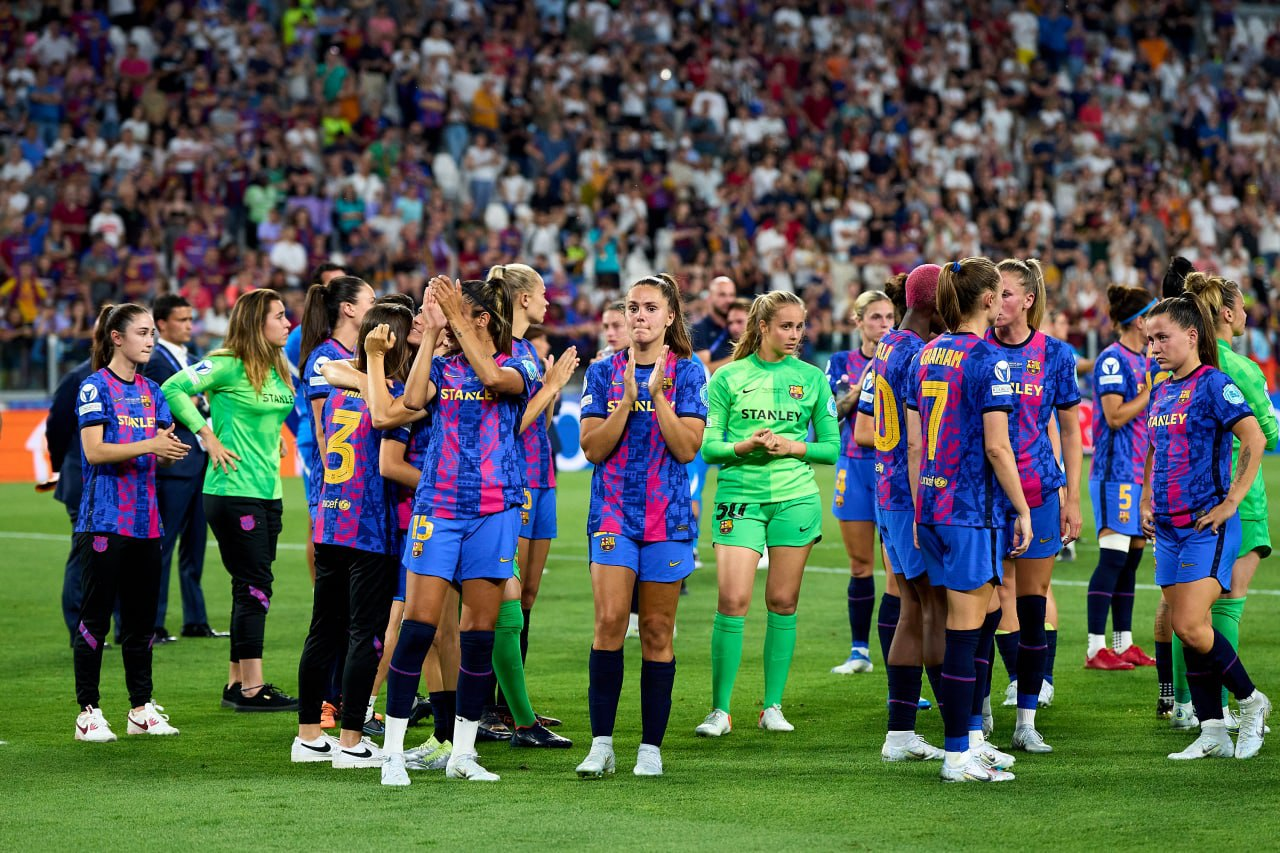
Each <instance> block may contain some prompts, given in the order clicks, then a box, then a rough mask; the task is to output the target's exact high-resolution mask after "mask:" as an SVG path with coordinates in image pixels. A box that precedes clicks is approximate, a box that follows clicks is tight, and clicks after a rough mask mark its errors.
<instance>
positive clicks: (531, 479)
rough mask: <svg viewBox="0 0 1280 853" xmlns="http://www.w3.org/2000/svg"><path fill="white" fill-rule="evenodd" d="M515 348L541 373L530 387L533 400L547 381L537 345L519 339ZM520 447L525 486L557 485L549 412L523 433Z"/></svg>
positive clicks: (533, 487)
mask: <svg viewBox="0 0 1280 853" xmlns="http://www.w3.org/2000/svg"><path fill="white" fill-rule="evenodd" d="M511 349H512V352H514V354H515V357H516V358H521V359H524V360H525V361H527V362H529V363H530V364H532V365H533V366H534V367H535V368H537V371H538V378H537V379H536V380H535V381H534V382H533V384H532V385H530V386H529V396H530V397H533V395H534V394H537V393H538V392H539V391H541V390H542V385H543V381H544V379H545V378H546V377H545V376H543V373H542V359H541V358H539V357H538V352H537V350H535V349H534V348H533V344H531V343H529V342H528V341H526V340H525V339H524V338H516V339H515V340H513V341H512V342H511ZM520 444H521V445H522V446H523V447H524V459H525V469H524V478H525V484H526V485H527V487H528V488H530V489H551V488H554V487H555V485H556V466H555V462H554V460H553V459H552V453H551V436H550V435H548V434H547V413H546V412H543V413H542V415H541V416H539V417H538V419H537V420H535V421H534V422H533V423H531V424H529V428H528V429H527V430H525V431H524V432H522V433H520Z"/></svg>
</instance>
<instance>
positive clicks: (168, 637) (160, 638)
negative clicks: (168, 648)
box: [151, 625, 178, 646]
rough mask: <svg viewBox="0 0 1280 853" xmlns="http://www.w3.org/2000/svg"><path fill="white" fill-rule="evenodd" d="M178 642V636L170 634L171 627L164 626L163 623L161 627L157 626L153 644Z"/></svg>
mask: <svg viewBox="0 0 1280 853" xmlns="http://www.w3.org/2000/svg"><path fill="white" fill-rule="evenodd" d="M176 642H178V638H177V637H175V636H173V635H172V634H170V633H169V629H168V628H166V627H164V626H163V625H161V626H160V627H159V628H156V630H155V633H154V634H152V642H151V644H152V645H153V646H163V645H167V644H168V643H176Z"/></svg>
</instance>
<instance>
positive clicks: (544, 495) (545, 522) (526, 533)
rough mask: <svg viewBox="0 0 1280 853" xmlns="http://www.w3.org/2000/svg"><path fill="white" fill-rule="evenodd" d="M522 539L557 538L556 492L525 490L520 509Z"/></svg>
mask: <svg viewBox="0 0 1280 853" xmlns="http://www.w3.org/2000/svg"><path fill="white" fill-rule="evenodd" d="M520 538H521V539H555V538H556V490H555V489H553V488H552V489H525V490H524V505H523V506H521V507H520Z"/></svg>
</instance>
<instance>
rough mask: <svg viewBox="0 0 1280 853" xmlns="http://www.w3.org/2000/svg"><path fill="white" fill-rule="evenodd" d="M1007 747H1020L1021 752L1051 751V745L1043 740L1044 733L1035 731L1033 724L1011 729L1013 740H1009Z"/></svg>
mask: <svg viewBox="0 0 1280 853" xmlns="http://www.w3.org/2000/svg"><path fill="white" fill-rule="evenodd" d="M1009 748H1010V749H1020V750H1022V751H1023V752H1035V753H1047V752H1053V747H1051V746H1049V744H1047V743H1045V742H1044V735H1042V734H1040V732H1038V731H1036V727H1035V726H1018V727H1016V728H1015V729H1014V730H1013V740H1011V741H1010V742H1009Z"/></svg>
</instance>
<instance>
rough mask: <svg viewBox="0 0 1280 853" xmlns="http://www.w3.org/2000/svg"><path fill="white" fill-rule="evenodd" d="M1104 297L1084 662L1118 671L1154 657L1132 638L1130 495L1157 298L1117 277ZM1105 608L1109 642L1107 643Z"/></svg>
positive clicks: (1135, 488) (1136, 487) (1137, 534)
mask: <svg viewBox="0 0 1280 853" xmlns="http://www.w3.org/2000/svg"><path fill="white" fill-rule="evenodd" d="M1107 299H1108V300H1109V302H1110V303H1111V306H1110V314H1111V322H1112V323H1113V324H1114V325H1115V326H1116V328H1118V329H1119V330H1120V339H1119V340H1118V341H1116V342H1115V343H1113V344H1111V346H1109V347H1107V348H1106V349H1104V350H1103V351H1102V352H1101V353H1099V354H1098V358H1097V361H1095V362H1094V365H1093V400H1094V405H1095V406H1096V407H1097V408H1098V409H1101V411H1097V412H1095V414H1094V419H1093V465H1092V467H1091V468H1090V470H1089V497H1090V500H1091V501H1092V502H1093V520H1094V525H1095V529H1096V530H1097V531H1098V566H1097V568H1095V569H1094V570H1093V577H1091V578H1090V579H1089V599H1088V629H1089V646H1088V650H1087V651H1086V655H1085V664H1084V665H1085V667H1086V668H1087V669H1102V670H1117V669H1133V668H1134V666H1138V665H1141V666H1147V665H1148V661H1150V665H1154V664H1155V661H1154V659H1152V658H1149V657H1148V656H1147V655H1146V653H1145V652H1143V651H1142V649H1140V648H1138V647H1137V646H1134V645H1133V595H1134V588H1135V584H1136V577H1137V571H1138V564H1139V563H1141V562H1142V549H1143V546H1144V545H1145V544H1146V542H1145V540H1144V539H1143V537H1142V528H1141V526H1140V519H1139V518H1138V516H1137V514H1136V513H1135V512H1134V511H1133V510H1134V503H1133V499H1134V497H1135V494H1140V493H1141V491H1142V460H1143V459H1145V458H1146V453H1147V442H1148V438H1147V429H1146V426H1145V425H1144V423H1143V420H1144V418H1145V416H1146V412H1147V405H1148V404H1149V403H1150V401H1151V387H1150V381H1149V378H1148V377H1149V375H1150V372H1151V371H1150V370H1149V363H1148V359H1147V357H1146V355H1144V354H1143V353H1144V350H1145V348H1146V334H1145V328H1144V324H1145V322H1146V318H1145V315H1146V313H1147V312H1148V311H1150V310H1151V308H1152V307H1153V306H1154V305H1155V300H1153V299H1152V298H1151V295H1150V294H1148V293H1147V291H1145V290H1143V289H1142V288H1141V287H1125V286H1123V285H1118V284H1113V285H1111V286H1110V287H1108V288H1107ZM1108 610H1110V611H1111V618H1112V624H1111V627H1112V630H1113V632H1114V638H1113V647H1108V646H1107V635H1106V630H1107V611H1108Z"/></svg>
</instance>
